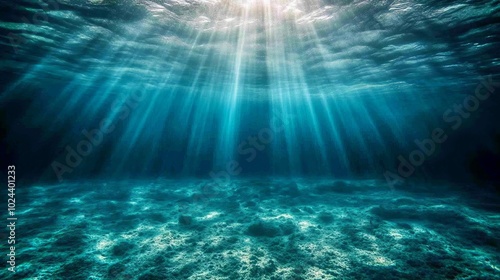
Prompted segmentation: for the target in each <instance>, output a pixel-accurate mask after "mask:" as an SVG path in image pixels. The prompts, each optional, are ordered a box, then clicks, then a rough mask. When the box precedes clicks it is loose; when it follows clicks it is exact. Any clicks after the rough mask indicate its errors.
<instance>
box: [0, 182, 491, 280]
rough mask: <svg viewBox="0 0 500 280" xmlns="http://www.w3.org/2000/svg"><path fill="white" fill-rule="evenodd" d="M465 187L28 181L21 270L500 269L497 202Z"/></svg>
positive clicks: (284, 273)
mask: <svg viewBox="0 0 500 280" xmlns="http://www.w3.org/2000/svg"><path fill="white" fill-rule="evenodd" d="M423 189H426V191H423ZM462 195H463V194H462V193H456V192H449V193H446V194H444V193H441V194H439V193H434V192H432V186H426V187H425V188H419V189H415V188H413V189H408V190H405V191H390V190H388V189H387V186H386V185H385V184H383V183H382V182H379V181H373V180H372V181H370V180H366V181H331V180H306V179H299V180H295V181H291V180H280V179H274V180H257V179H256V180H252V179H241V180H233V181H232V182H231V183H230V184H227V185H224V186H219V185H215V184H214V183H213V182H209V181H200V180H183V181H155V182H147V181H130V182H115V183H111V182H108V183H102V182H94V183H90V182H81V183H74V184H60V185H45V186H33V187H29V188H28V187H26V188H24V189H23V190H22V191H21V189H19V191H18V194H17V197H16V198H17V199H18V200H19V202H18V203H19V205H20V206H21V205H22V207H19V211H20V213H18V218H19V229H18V235H19V240H20V242H19V244H18V245H17V246H18V247H17V248H18V249H17V252H18V272H17V274H16V276H19V277H23V278H24V279H496V277H497V276H498V274H499V270H500V256H499V254H498V249H499V245H500V240H499V238H498V237H499V236H500V223H499V218H500V217H499V216H498V212H494V210H495V207H494V206H495V205H494V204H491V205H490V204H487V203H484V202H483V203H478V202H477V201H474V200H471V199H465V198H463V196H462ZM488 209H489V210H488ZM496 211H498V209H496ZM1 273H2V274H3V276H5V273H6V270H2V271H1Z"/></svg>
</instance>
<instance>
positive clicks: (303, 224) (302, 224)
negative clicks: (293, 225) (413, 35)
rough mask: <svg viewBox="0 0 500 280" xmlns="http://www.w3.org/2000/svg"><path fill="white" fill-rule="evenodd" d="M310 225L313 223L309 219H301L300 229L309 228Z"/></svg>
mask: <svg viewBox="0 0 500 280" xmlns="http://www.w3.org/2000/svg"><path fill="white" fill-rule="evenodd" d="M309 227H312V224H311V223H310V222H308V221H300V222H299V228H300V230H307V229H308V228H309Z"/></svg>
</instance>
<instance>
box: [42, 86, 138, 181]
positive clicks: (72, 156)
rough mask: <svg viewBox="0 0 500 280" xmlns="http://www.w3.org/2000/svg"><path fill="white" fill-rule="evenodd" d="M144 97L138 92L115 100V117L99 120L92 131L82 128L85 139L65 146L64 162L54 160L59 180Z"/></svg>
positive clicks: (71, 170)
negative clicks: (73, 145)
mask: <svg viewBox="0 0 500 280" xmlns="http://www.w3.org/2000/svg"><path fill="white" fill-rule="evenodd" d="M144 97H145V96H144V93H142V92H136V93H133V94H131V95H130V96H127V98H126V99H125V101H115V102H114V103H113V105H112V111H111V112H112V114H111V115H113V117H105V118H103V119H102V120H101V121H100V122H99V127H98V128H95V129H91V130H90V131H89V130H86V129H84V130H82V135H83V136H84V138H85V139H82V140H81V141H80V142H78V144H76V149H74V148H73V147H71V146H70V145H68V146H66V147H65V150H66V156H65V157H64V163H61V162H59V161H57V160H54V161H53V162H52V164H51V167H52V170H54V173H55V174H56V176H57V179H58V180H59V182H62V181H63V180H64V179H63V175H64V174H65V173H72V172H73V170H74V169H75V168H77V167H78V166H79V165H80V164H81V163H82V161H83V159H84V158H85V157H87V156H89V155H90V154H91V153H92V152H93V150H94V148H95V147H98V146H99V145H101V144H102V142H103V140H104V136H106V135H108V134H110V133H112V132H113V131H114V130H115V128H116V125H115V124H114V122H115V121H117V120H122V121H123V120H125V119H127V118H128V117H129V116H130V113H131V112H132V110H133V109H135V108H136V107H137V106H138V105H139V103H140V102H141V101H142V100H144Z"/></svg>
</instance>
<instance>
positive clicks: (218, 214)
mask: <svg viewBox="0 0 500 280" xmlns="http://www.w3.org/2000/svg"><path fill="white" fill-rule="evenodd" d="M220 215H221V213H219V212H210V213H208V214H207V215H206V216H204V217H202V218H201V219H202V220H211V219H213V218H216V217H218V216H220Z"/></svg>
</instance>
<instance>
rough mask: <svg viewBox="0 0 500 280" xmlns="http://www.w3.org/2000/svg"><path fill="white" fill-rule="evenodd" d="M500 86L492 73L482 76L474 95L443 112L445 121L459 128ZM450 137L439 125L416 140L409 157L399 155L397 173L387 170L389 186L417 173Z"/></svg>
mask: <svg viewBox="0 0 500 280" xmlns="http://www.w3.org/2000/svg"><path fill="white" fill-rule="evenodd" d="M499 86H500V82H496V81H493V79H492V77H491V75H490V76H488V77H487V78H482V79H481V82H480V83H479V84H478V85H477V87H476V90H475V91H474V94H473V95H468V96H466V97H465V98H464V99H463V101H462V102H461V103H459V104H453V105H452V106H451V107H450V108H448V109H447V110H446V111H445V112H444V113H443V121H444V122H445V123H447V124H448V125H449V126H450V129H451V131H455V130H457V129H459V128H460V127H461V126H462V124H463V122H464V119H468V118H470V117H471V115H472V113H474V112H476V111H477V110H478V109H479V107H480V105H481V102H484V101H486V100H487V99H488V98H490V96H491V95H492V94H493V93H494V92H495V88H497V87H499ZM447 139H448V134H447V133H446V131H445V130H444V129H443V128H440V127H437V128H435V129H433V130H432V132H431V134H430V136H429V137H428V138H426V139H423V140H419V139H417V140H415V141H414V143H415V145H416V146H417V148H416V149H414V150H413V151H411V152H410V154H409V155H408V157H404V156H403V155H399V156H398V157H397V159H398V163H399V164H398V169H397V173H396V172H392V171H389V170H386V171H385V172H384V178H385V180H386V182H387V184H388V185H389V187H390V188H391V189H392V190H394V187H395V186H396V185H398V184H401V183H403V182H404V181H405V179H407V178H409V177H410V176H411V175H413V174H414V173H415V170H416V168H418V167H420V166H422V165H423V164H424V163H425V161H426V160H427V158H429V157H431V156H432V155H433V154H434V153H435V152H436V148H437V146H438V145H440V144H443V143H444V142H445V141H446V140H447Z"/></svg>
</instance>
